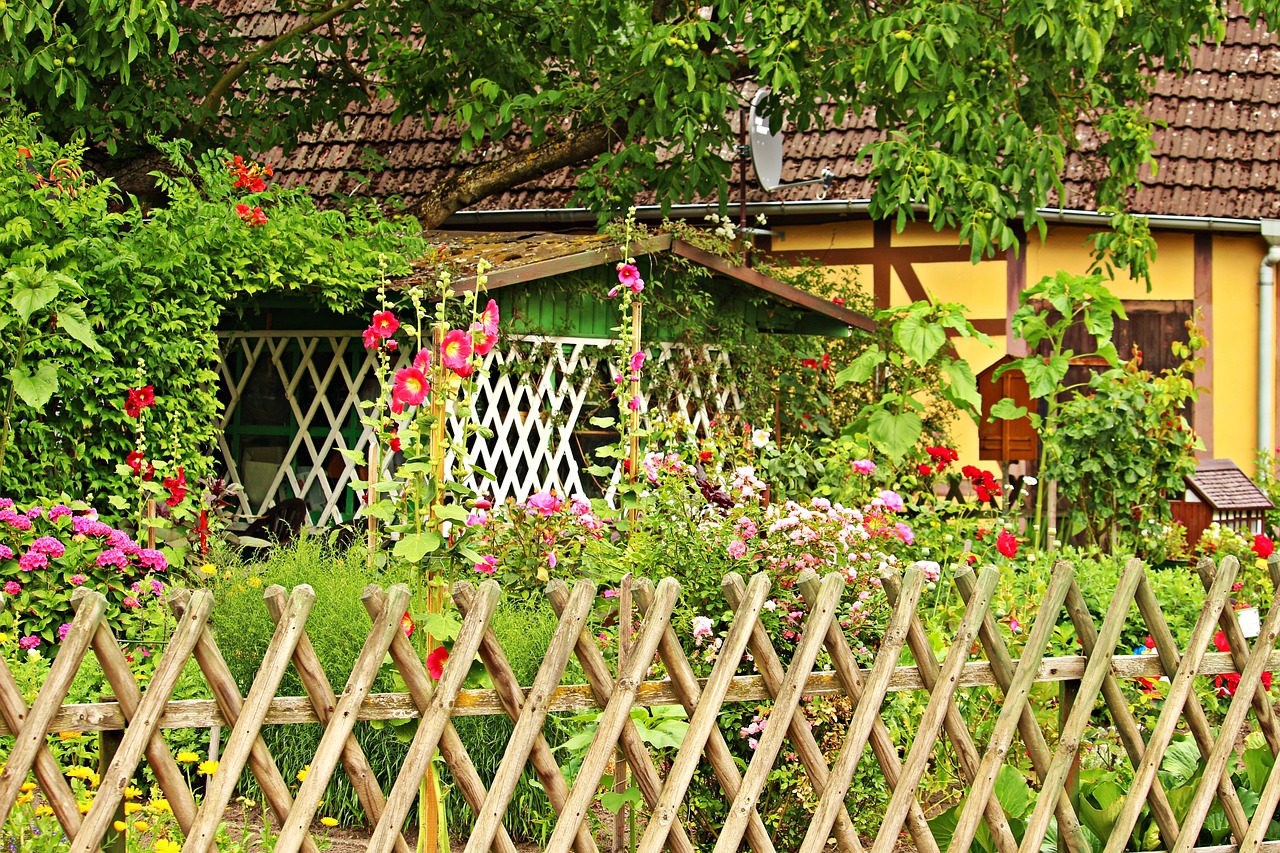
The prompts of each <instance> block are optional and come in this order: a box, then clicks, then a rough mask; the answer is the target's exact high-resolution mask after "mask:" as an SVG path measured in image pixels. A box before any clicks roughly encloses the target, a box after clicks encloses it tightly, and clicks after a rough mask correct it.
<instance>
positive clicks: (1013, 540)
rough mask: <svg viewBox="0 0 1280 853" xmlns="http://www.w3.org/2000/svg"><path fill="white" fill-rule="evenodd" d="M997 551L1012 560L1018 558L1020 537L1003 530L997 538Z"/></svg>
mask: <svg viewBox="0 0 1280 853" xmlns="http://www.w3.org/2000/svg"><path fill="white" fill-rule="evenodd" d="M996 550H997V551H999V552H1000V553H1001V554H1004V555H1005V556H1006V557H1008V558H1009V559H1010V560H1012V559H1013V558H1014V557H1016V556H1018V537H1017V536H1014V535H1013V532H1012V531H1009V530H1001V531H1000V533H999V535H997V536H996Z"/></svg>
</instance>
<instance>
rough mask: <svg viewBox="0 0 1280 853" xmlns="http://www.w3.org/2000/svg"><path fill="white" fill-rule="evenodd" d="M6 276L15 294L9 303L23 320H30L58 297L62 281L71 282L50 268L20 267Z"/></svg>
mask: <svg viewBox="0 0 1280 853" xmlns="http://www.w3.org/2000/svg"><path fill="white" fill-rule="evenodd" d="M5 278H6V279H7V280H8V281H9V283H10V284H11V285H12V286H13V295H12V296H10V297H9V304H10V305H12V306H13V310H14V311H16V312H18V316H19V317H21V318H22V319H23V320H30V319H31V315H32V314H34V313H35V312H37V311H39V310H40V309H41V308H43V307H45V306H46V305H48V304H49V303H50V302H52V301H53V300H55V299H57V298H58V294H59V293H60V292H62V288H61V286H60V282H68V283H74V282H71V279H69V278H67V277H66V276H65V275H61V274H58V273H54V274H52V275H51V274H50V273H49V271H48V270H45V269H43V268H41V269H28V268H20V269H13V270H10V271H9V272H8V273H7V274H6V275H5Z"/></svg>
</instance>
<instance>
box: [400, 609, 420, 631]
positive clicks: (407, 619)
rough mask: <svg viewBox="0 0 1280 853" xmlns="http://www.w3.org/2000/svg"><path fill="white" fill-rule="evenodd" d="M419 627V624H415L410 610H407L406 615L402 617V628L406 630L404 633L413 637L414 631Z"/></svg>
mask: <svg viewBox="0 0 1280 853" xmlns="http://www.w3.org/2000/svg"><path fill="white" fill-rule="evenodd" d="M417 628H418V626H417V625H415V624H413V617H412V616H410V615H409V611H408V610H406V611H405V612H404V615H403V616H401V617H400V630H401V631H404V635H405V636H406V637H412V636H413V632H414V631H416V630H417Z"/></svg>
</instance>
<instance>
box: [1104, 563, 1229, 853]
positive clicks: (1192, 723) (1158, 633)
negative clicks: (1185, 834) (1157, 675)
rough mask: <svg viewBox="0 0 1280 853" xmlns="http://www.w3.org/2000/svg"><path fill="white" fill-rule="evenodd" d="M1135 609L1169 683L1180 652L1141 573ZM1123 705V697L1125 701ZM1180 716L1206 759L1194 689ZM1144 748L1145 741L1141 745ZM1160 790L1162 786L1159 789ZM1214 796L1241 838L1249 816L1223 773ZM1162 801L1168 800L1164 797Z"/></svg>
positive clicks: (1203, 723) (1205, 722)
mask: <svg viewBox="0 0 1280 853" xmlns="http://www.w3.org/2000/svg"><path fill="white" fill-rule="evenodd" d="M1137 599H1138V612H1139V613H1141V614H1142V618H1143V620H1144V621H1145V622H1146V624H1147V630H1148V631H1149V632H1150V633H1151V639H1152V640H1153V641H1154V642H1155V644H1156V649H1157V650H1158V651H1159V654H1158V655H1156V656H1155V657H1156V658H1157V659H1158V660H1159V661H1160V663H1161V665H1162V666H1163V667H1164V671H1165V675H1166V676H1167V677H1168V678H1169V680H1170V682H1172V680H1173V678H1174V676H1176V675H1177V674H1178V668H1179V667H1180V666H1181V665H1182V655H1181V654H1180V653H1179V652H1178V651H1177V649H1178V643H1177V641H1176V640H1175V639H1174V637H1173V632H1172V631H1170V630H1169V626H1168V623H1166V622H1165V618H1164V611H1163V610H1162V609H1161V607H1160V602H1159V601H1157V600H1156V595H1155V592H1154V591H1152V589H1151V584H1150V582H1149V581H1148V580H1147V578H1146V577H1145V576H1144V577H1143V578H1142V580H1141V581H1139V582H1138V595H1137ZM1126 707H1127V700H1126ZM1182 718H1183V719H1184V720H1186V721H1187V727H1188V728H1189V729H1191V736H1192V737H1193V738H1194V739H1195V742H1196V747H1197V748H1198V749H1199V750H1200V757H1201V758H1204V759H1206V760H1207V759H1208V758H1209V753H1211V752H1212V751H1213V738H1214V736H1213V730H1212V728H1211V727H1210V725H1209V718H1208V717H1207V716H1206V715H1205V712H1204V708H1203V707H1202V706H1201V704H1200V697H1199V696H1197V695H1196V693H1195V691H1194V690H1193V691H1191V692H1190V693H1188V694H1187V701H1186V704H1185V705H1183V708H1182ZM1144 749H1145V744H1144ZM1131 760H1132V761H1133V766H1134V767H1137V766H1138V764H1139V762H1140V761H1141V758H1138V759H1132V758H1131ZM1157 789H1160V779H1159V776H1158V775H1157V776H1155V777H1153V778H1152V780H1151V791H1152V793H1154V792H1155V791H1156V790H1157ZM1161 790H1162V789H1161ZM1218 798H1219V799H1220V800H1221V801H1222V806H1223V810H1224V811H1225V812H1226V815H1227V823H1228V824H1229V825H1230V826H1231V833H1232V835H1233V836H1234V837H1235V838H1237V839H1240V838H1243V837H1244V834H1245V832H1246V831H1248V828H1249V818H1248V817H1246V815H1245V811H1244V805H1243V804H1242V803H1241V802H1240V796H1239V795H1238V794H1237V793H1236V788H1235V785H1233V784H1232V782H1231V777H1230V775H1226V776H1223V777H1222V778H1220V779H1219V780H1218ZM1165 802H1166V803H1168V799H1167V797H1166V798H1165ZM1181 832H1182V828H1181V826H1179V827H1178V829H1177V831H1176V832H1172V833H1171V834H1170V835H1169V836H1168V837H1165V839H1164V840H1165V844H1166V845H1168V846H1169V847H1170V848H1172V847H1173V845H1174V844H1176V843H1177V841H1178V835H1179V834H1181Z"/></svg>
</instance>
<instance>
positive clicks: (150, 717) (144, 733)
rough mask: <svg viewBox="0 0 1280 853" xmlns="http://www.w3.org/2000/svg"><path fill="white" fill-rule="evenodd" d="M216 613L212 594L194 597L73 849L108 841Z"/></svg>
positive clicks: (78, 852) (84, 852)
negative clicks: (181, 678)
mask: <svg viewBox="0 0 1280 853" xmlns="http://www.w3.org/2000/svg"><path fill="white" fill-rule="evenodd" d="M212 611H213V593H212V592H210V591H209V590H201V591H200V592H197V593H196V594H195V595H193V596H192V597H191V606H190V607H189V608H188V609H187V613H186V614H185V615H184V616H183V618H181V619H179V620H178V627H177V630H175V631H174V632H173V636H172V637H170V638H169V645H168V646H166V647H165V653H164V655H163V656H162V657H161V658H160V663H159V664H158V665H157V666H156V670H155V672H154V673H153V674H152V676H151V682H150V683H149V684H148V685H147V692H146V693H144V694H143V696H142V702H141V703H140V704H139V705H138V711H137V713H136V714H134V717H133V720H132V721H131V722H130V724H129V728H128V729H126V730H125V733H124V738H123V739H122V740H121V742H120V746H119V747H118V748H117V749H116V757H115V758H114V759H113V760H112V762H111V766H109V767H108V768H107V772H106V773H105V774H103V776H102V780H101V784H100V785H99V787H98V792H97V794H96V795H95V796H94V799H93V805H92V806H90V807H89V813H88V814H86V815H85V818H84V822H83V823H82V824H81V826H80V832H79V833H78V834H77V835H76V837H75V838H74V839H72V841H71V851H72V853H91V851H94V850H97V849H98V845H99V844H101V843H102V838H103V836H104V835H105V834H106V832H107V829H108V828H109V827H110V826H111V824H112V822H113V821H114V819H115V814H116V807H117V806H119V805H120V801H121V800H122V799H124V789H125V786H126V785H128V784H129V781H130V780H131V779H132V778H133V774H134V771H135V770H136V769H137V767H138V761H139V760H140V759H141V758H142V755H143V753H144V752H145V751H146V748H147V744H148V743H149V742H150V741H151V734H152V732H154V731H155V730H156V725H157V723H159V722H160V715H161V714H162V713H163V712H164V706H165V703H166V702H168V701H169V698H170V697H171V696H172V695H173V690H174V688H175V687H177V686H178V678H179V676H181V675H182V670H183V667H185V666H186V664H187V659H188V658H190V657H191V652H192V649H194V648H195V645H196V642H197V640H198V639H199V637H200V632H201V631H202V630H204V627H205V623H206V622H207V621H208V619H209V614H210V613H211V612H212ZM100 663H101V664H102V665H103V667H106V666H109V665H110V663H111V660H110V658H108V659H107V660H101V661H100ZM126 674H127V675H128V676H129V677H130V678H132V677H133V676H132V673H128V672H127V671H126Z"/></svg>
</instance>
